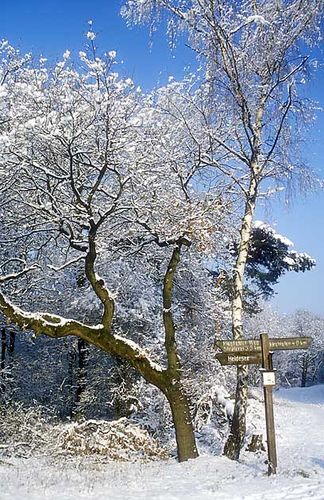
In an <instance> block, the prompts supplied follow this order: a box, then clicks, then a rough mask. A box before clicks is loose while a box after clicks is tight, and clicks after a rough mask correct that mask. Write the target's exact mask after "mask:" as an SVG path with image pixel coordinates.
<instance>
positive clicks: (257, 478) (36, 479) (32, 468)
mask: <svg viewBox="0 0 324 500" xmlns="http://www.w3.org/2000/svg"><path fill="white" fill-rule="evenodd" d="M275 421H276V429H277V445H278V461H279V466H278V474H277V475H276V476H272V477H268V476H267V475H266V470H267V466H266V464H265V463H264V460H265V458H266V457H265V454H262V455H256V454H251V453H249V452H244V453H243V455H242V458H241V461H240V462H239V463H236V462H232V461H230V460H228V459H226V458H225V457H222V456H218V457H215V456H214V457H210V456H201V457H200V458H198V459H196V460H192V461H189V462H186V463H183V464H178V463H176V462H175V461H168V462H151V463H139V462H137V463H111V462H109V463H105V464H104V463H102V462H99V461H97V460H96V459H93V458H92V459H91V458H82V459H80V458H79V459H70V460H68V459H66V458H64V459H62V460H61V461H60V460H58V459H57V458H56V459H51V458H50V457H47V458H42V459H39V458H38V459H36V458H34V459H28V460H26V459H25V460H23V459H6V460H4V461H2V462H0V499H1V500H25V499H26V500H27V499H28V500H43V499H48V500H54V499H55V500H71V499H85V498H87V499H96V500H104V499H105V500H107V499H109V500H113V499H116V500H121V499H123V500H126V499H152V500H158V499H163V500H175V499H181V500H189V499H190V500H191V499H197V500H198V499H199V500H205V499H206V500H207V499H212V498H214V499H217V500H223V499H228V500H229V499H231V500H234V499H244V498H245V499H251V500H255V499H264V500H270V499H271V500H279V499H285V500H294V499H298V500H303V499H305V500H306V499H310V498H312V499H316V500H319V499H322V500H323V499H324V386H323V385H321V386H314V387H311V388H306V389H297V388H296V389H287V390H280V391H277V392H276V394H275Z"/></svg>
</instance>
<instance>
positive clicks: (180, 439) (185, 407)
mask: <svg viewBox="0 0 324 500" xmlns="http://www.w3.org/2000/svg"><path fill="white" fill-rule="evenodd" d="M163 392H164V394H165V395H166V397H167V399H168V401H169V404H170V407H171V413H172V419H173V425H174V428H175V434H176V441H177V451H178V460H179V462H185V461H186V460H189V459H190V458H197V457H198V451H197V447H196V440H195V434H194V430H193V425H192V419H191V413H190V407H189V402H188V398H187V396H186V394H185V392H184V390H183V388H182V387H181V384H180V382H175V383H174V384H173V385H169V386H168V387H167V388H166V389H165V390H164V391H163Z"/></svg>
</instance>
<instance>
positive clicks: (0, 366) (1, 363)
mask: <svg viewBox="0 0 324 500" xmlns="http://www.w3.org/2000/svg"><path fill="white" fill-rule="evenodd" d="M6 348H7V336H6V330H5V328H2V330H1V360H0V377H1V379H0V392H1V393H4V392H5V390H6V384H5V374H4V373H3V372H4V369H5V366H6Z"/></svg>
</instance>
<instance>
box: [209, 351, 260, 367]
mask: <svg viewBox="0 0 324 500" xmlns="http://www.w3.org/2000/svg"><path fill="white" fill-rule="evenodd" d="M216 359H218V361H219V362H220V364H221V365H260V364H261V363H262V357H261V353H260V354H259V353H256V352H255V353H250V354H226V353H224V352H221V353H219V354H216Z"/></svg>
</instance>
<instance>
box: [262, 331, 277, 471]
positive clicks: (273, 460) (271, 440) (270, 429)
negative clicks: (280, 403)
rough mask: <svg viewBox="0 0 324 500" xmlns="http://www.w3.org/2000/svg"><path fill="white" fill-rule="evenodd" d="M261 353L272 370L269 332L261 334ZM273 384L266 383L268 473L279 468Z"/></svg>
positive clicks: (268, 368) (267, 368) (264, 388)
mask: <svg viewBox="0 0 324 500" xmlns="http://www.w3.org/2000/svg"><path fill="white" fill-rule="evenodd" d="M260 341H261V353H262V368H263V369H264V370H272V353H271V354H270V352H269V337H268V334H266V333H262V334H261V335H260ZM272 390H273V386H272V385H264V386H263V393H264V405H265V417H266V428H267V446H268V475H269V476H270V475H271V474H275V473H276V468H277V451H276V434H275V427H274V416H273V398H272Z"/></svg>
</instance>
